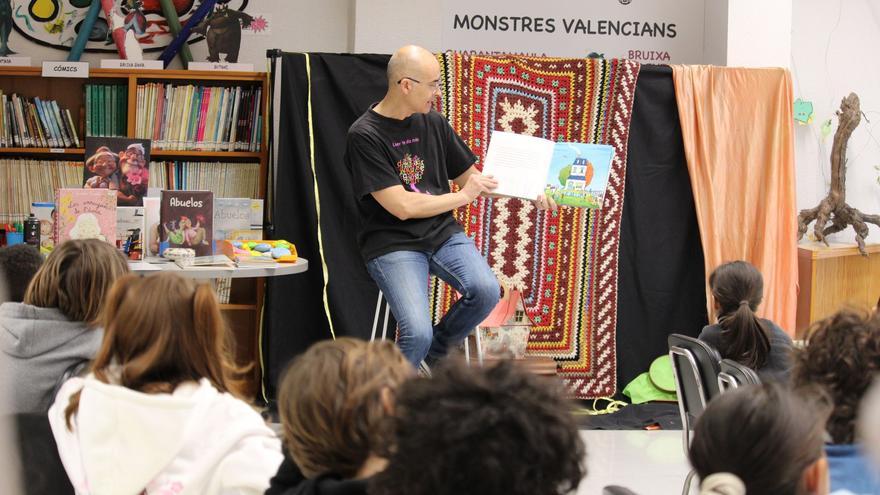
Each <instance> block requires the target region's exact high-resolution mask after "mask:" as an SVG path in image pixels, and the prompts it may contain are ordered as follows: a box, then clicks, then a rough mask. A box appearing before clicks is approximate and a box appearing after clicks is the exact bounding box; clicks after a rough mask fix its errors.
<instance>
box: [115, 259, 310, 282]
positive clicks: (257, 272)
mask: <svg viewBox="0 0 880 495" xmlns="http://www.w3.org/2000/svg"><path fill="white" fill-rule="evenodd" d="M128 268H129V270H131V271H132V273H137V274H139V275H151V274H154V273H160V272H174V273H177V274H179V275H182V276H184V277H188V278H256V277H278V276H282V275H293V274H296V273H302V272H304V271H306V270H308V269H309V261H308V260H307V259H305V258H299V259H297V260H296V262H295V263H275V264H274V265H249V266H239V267H223V266H189V267H186V268H181V267H179V266H177V264H176V263H172V262H163V263H149V262H146V261H133V262H129V263H128Z"/></svg>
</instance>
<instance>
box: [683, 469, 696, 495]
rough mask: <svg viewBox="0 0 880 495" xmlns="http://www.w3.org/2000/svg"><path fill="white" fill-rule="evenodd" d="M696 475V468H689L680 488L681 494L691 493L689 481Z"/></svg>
mask: <svg viewBox="0 0 880 495" xmlns="http://www.w3.org/2000/svg"><path fill="white" fill-rule="evenodd" d="M696 475H697V470H696V469H691V470H690V471H689V472H688V475H687V478H685V479H684V486H683V487H682V488H681V495H690V493H691V481H693V479H694V476H696Z"/></svg>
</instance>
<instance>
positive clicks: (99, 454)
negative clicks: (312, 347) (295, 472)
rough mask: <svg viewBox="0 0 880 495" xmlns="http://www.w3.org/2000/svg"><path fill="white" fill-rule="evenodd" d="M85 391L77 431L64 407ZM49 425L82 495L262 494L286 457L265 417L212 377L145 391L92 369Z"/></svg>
mask: <svg viewBox="0 0 880 495" xmlns="http://www.w3.org/2000/svg"><path fill="white" fill-rule="evenodd" d="M79 390H82V395H81V396H80V402H79V410H78V412H77V414H76V415H75V416H73V418H72V419H73V420H72V426H73V431H70V430H69V429H68V428H67V424H66V422H65V418H64V410H65V408H67V404H68V403H69V400H70V396H71V395H73V394H74V393H76V392H77V391H79ZM49 423H50V425H51V426H52V433H53V435H54V436H55V441H56V443H57V444H58V453H59V454H60V456H61V461H62V463H63V464H64V469H65V470H66V471H67V475H68V477H69V478H70V481H71V483H72V484H73V487H74V489H75V490H76V493H77V494H79V495H85V494H93V495H104V494H114V495H115V494H119V495H128V494H131V495H138V494H141V493H145V494H149V495H152V494H158V495H186V494H223V495H226V494H230V495H232V494H250V493H260V494H261V493H263V492H264V491H265V489H266V488H268V486H269V479H270V478H271V477H272V476H273V475H274V474H275V472H276V471H277V469H278V465H279V464H281V460H282V454H281V442H280V441H279V439H278V438H277V437H276V436H275V434H274V433H273V432H272V430H270V429H269V427H268V426H266V424H265V422H264V421H263V418H262V417H260V415H259V414H258V413H257V412H256V411H254V410H253V409H251V407H250V406H248V405H247V404H246V403H245V402H243V401H241V400H239V399H236V398H235V397H233V396H231V395H229V394H226V393H220V392H218V391H217V389H215V388H214V387H213V386H212V385H211V384H210V383H209V382H208V381H207V380H205V379H202V380H201V381H199V382H198V383H195V382H192V383H186V384H182V385H180V386H178V387H177V389H176V390H175V391H174V392H173V393H171V394H145V393H141V392H136V391H134V390H130V389H127V388H125V387H122V386H118V385H108V384H106V383H103V382H100V381H98V380H97V379H95V378H94V376H93V375H91V374H90V375H89V376H87V377H85V378H73V379H71V380H69V381H67V382H66V383H65V384H64V385H63V386H62V387H61V390H60V391H59V392H58V396H57V397H56V400H55V403H54V404H53V405H52V407H51V408H50V409H49Z"/></svg>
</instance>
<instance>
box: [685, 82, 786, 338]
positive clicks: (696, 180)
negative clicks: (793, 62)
mask: <svg viewBox="0 0 880 495" xmlns="http://www.w3.org/2000/svg"><path fill="white" fill-rule="evenodd" d="M673 78H674V82H675V97H676V100H677V102H678V114H679V118H680V120H681V133H682V136H683V138H684V149H685V157H686V158H687V166H688V172H689V173H690V178H691V187H692V189H693V193H694V202H695V205H696V210H697V222H698V223H699V226H700V237H701V238H702V242H703V253H704V257H705V260H706V278H707V280H708V276H709V273H711V272H712V270H714V269H715V267H717V266H718V265H720V264H721V263H724V262H726V261H733V260H738V259H741V260H746V261H748V262H750V263H752V264H753V265H755V266H756V267H758V269H759V270H761V273H762V274H763V275H764V302H763V304H762V305H761V307H760V308H759V311H758V313H759V314H760V315H761V316H763V317H765V318H769V319H770V320H773V321H774V322H776V324H778V325H779V326H780V327H782V328H783V329H785V331H786V332H788V333H789V334H792V335H793V334H794V329H795V311H796V306H797V238H796V232H797V210H796V206H795V170H794V141H793V139H794V129H793V126H794V124H793V122H792V120H793V118H792V89H791V76H790V75H789V73H788V71H787V70H785V69H777V68H773V69H744V68H727V67H710V66H681V65H678V66H673ZM707 296H710V294H708V284H707ZM711 300H712V299H711V297H707V301H709V314H710V315H711V314H713V311H712V302H711Z"/></svg>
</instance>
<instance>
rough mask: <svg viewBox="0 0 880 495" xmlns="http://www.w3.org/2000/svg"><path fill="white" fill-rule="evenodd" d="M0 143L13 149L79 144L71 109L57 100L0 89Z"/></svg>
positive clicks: (60, 146) (73, 145) (61, 146)
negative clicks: (28, 96)
mask: <svg viewBox="0 0 880 495" xmlns="http://www.w3.org/2000/svg"><path fill="white" fill-rule="evenodd" d="M0 127H2V129H0V146H3V147H9V148H11V147H16V148H30V147H36V148H39V147H43V148H70V147H79V145H80V140H79V135H78V134H77V131H76V125H75V124H74V121H73V117H72V116H71V114H70V110H68V109H66V108H61V107H60V106H59V105H58V102H57V101H54V100H45V99H40V98H27V97H24V96H20V95H18V94H16V93H12V94H6V93H3V92H2V91H0Z"/></svg>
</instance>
